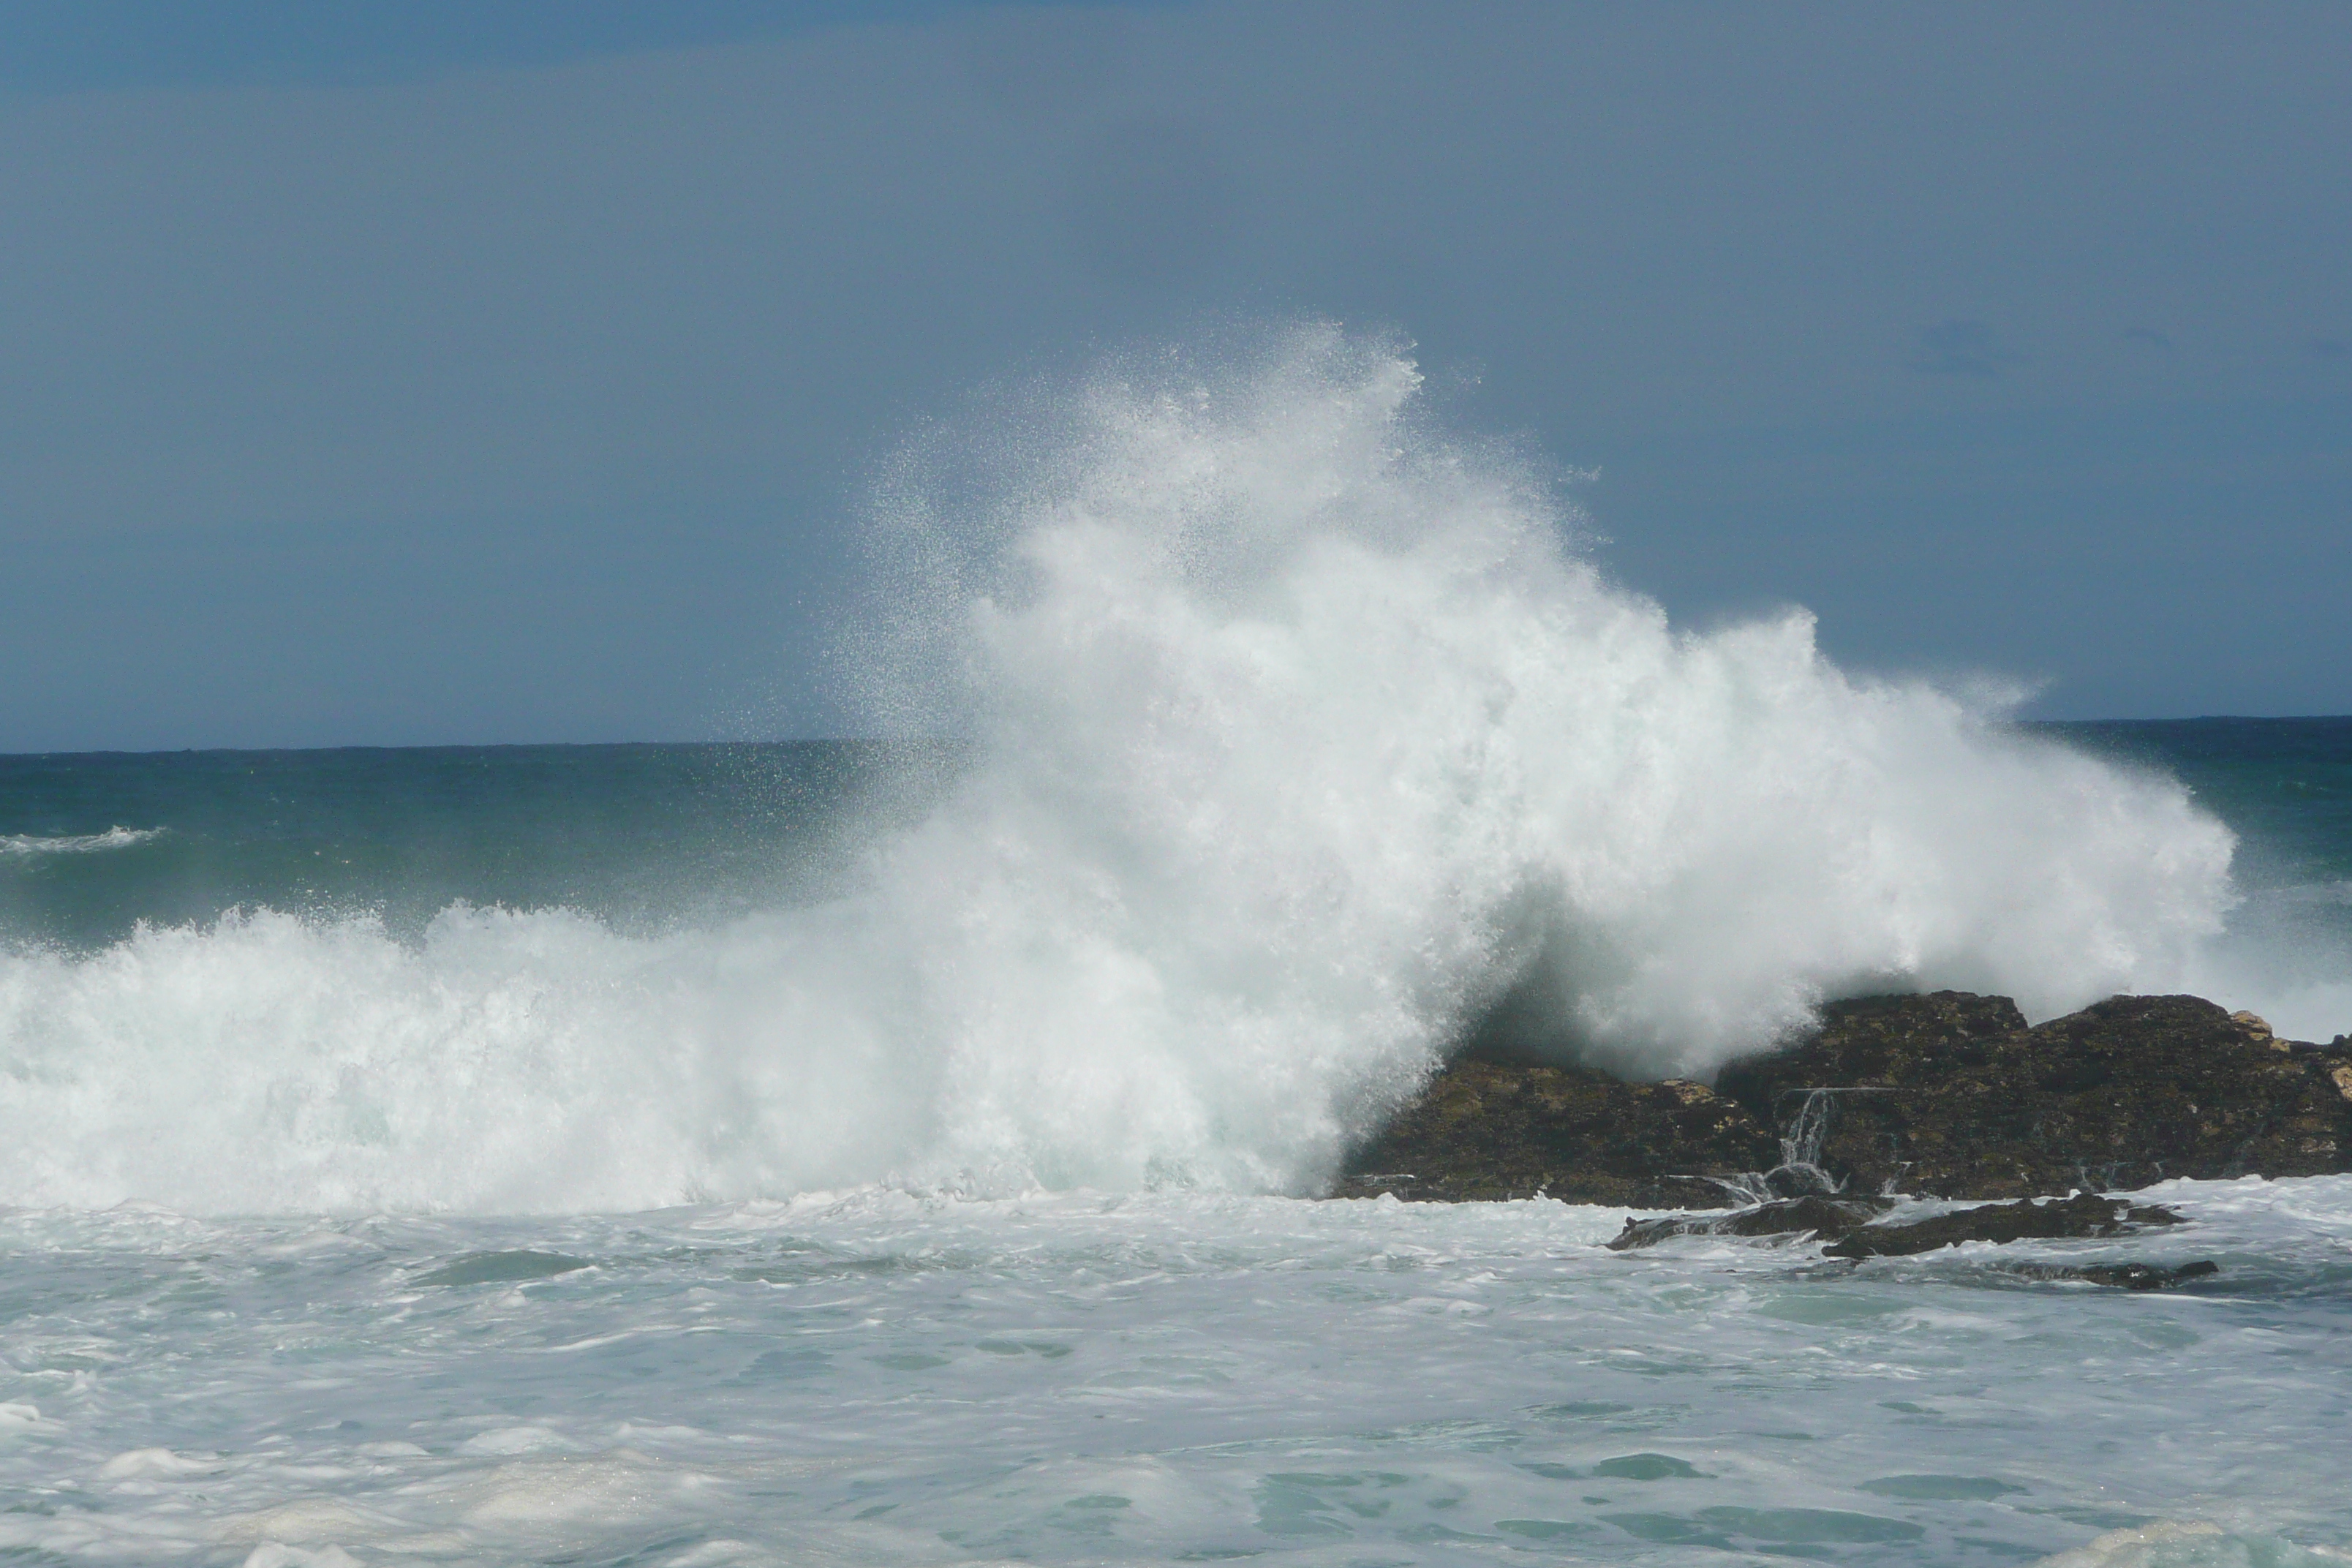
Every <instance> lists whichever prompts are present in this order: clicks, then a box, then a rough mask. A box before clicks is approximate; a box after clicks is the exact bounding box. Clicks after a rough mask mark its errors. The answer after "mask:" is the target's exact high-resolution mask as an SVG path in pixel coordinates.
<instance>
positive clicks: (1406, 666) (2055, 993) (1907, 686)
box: [0, 324, 2231, 1212]
mask: <svg viewBox="0 0 2352 1568" xmlns="http://www.w3.org/2000/svg"><path fill="white" fill-rule="evenodd" d="M1419 386H1420V382H1419V377H1418V374H1417V373H1416V371H1415V369H1414V367H1413V365H1412V363H1411V361H1410V359H1409V357H1408V356H1407V355H1406V354H1405V353H1403V352H1402V351H1401V350H1400V349H1399V348H1398V347H1397V346H1396V345H1394V344H1392V343H1390V342H1385V341H1381V340H1377V339H1365V338H1359V337H1351V336H1349V334H1346V333H1344V332H1342V331H1339V330H1338V329H1336V328H1332V327H1329V326H1325V325H1320V324H1307V325H1304V326H1298V327H1294V328H1290V329H1286V330H1283V331H1277V332H1275V333H1272V334H1269V335H1268V336H1267V337H1266V338H1265V340H1264V341H1262V342H1259V343H1257V344H1255V346H1253V347H1250V348H1247V349H1245V350H1244V351H1241V352H1228V353H1221V354H1219V355H1217V356H1213V357H1207V358H1199V357H1194V358H1188V357H1186V356H1183V355H1170V356H1163V357H1157V358H1150V359H1134V360H1129V361H1125V362H1121V363H1117V364H1114V365H1111V366H1109V367H1107V368H1105V369H1103V370H1102V371H1100V372H1098V373H1097V374H1093V375H1091V376H1089V377H1087V378H1084V379H1082V380H1081V381H1079V382H1078V383H1076V384H1075V385H1062V386H1059V387H1050V388H1047V389H1045V390H1043V391H1039V392H1036V393H1034V394H1031V395H1024V396H1022V397H1018V398H1014V399H1010V400H1007V401H1006V402H1005V403H1004V404H1003V405H998V410H999V411H998V412H996V413H993V414H976V415H975V416H973V417H972V418H971V420H969V421H965V422H962V423H958V424H952V425H950V426H946V427H943V429H942V430H940V431H939V432H934V433H932V434H931V435H929V436H927V437H923V438H922V439H920V440H919V441H917V442H915V443H913V444H912V445H910V447H909V448H908V455H907V457H906V458H905V459H904V460H903V461H901V462H900V463H899V464H898V465H897V466H896V467H895V468H893V469H892V471H891V473H890V474H889V476H888V477H887V479H886V481H885V483H884V484H883V485H882V486H880V487H879V490H878V495H877V501H876V503H875V505H874V507H873V509H872V513H871V516H870V518H869V531H870V534H871V537H872V539H873V541H874V543H875V547H876V548H875V552H874V559H875V561H876V563H877V567H876V593H875V595H874V597H873V600H872V609H871V613H870V614H868V615H867V616H865V617H864V618H863V619H861V620H860V621H859V622H858V623H857V626H856V629H855V632H854V635H851V636H849V637H845V639H844V643H843V647H844V650H845V667H846V668H847V669H848V670H850V671H851V672H853V673H854V675H855V685H856V689H857V691H858V693H859V695H860V697H861V699H862V700H864V702H865V704H866V711H867V712H868V713H869V715H870V716H871V717H872V719H873V721H874V722H875V723H876V725H877V729H886V730H897V731H934V732H935V731H942V730H944V731H952V732H955V733H958V734H961V735H962V736H964V737H966V738H968V740H969V742H970V751H969V752H968V753H967V756H968V762H967V764H966V766H965V768H964V771H963V772H962V773H961V776H960V777H959V779H958V780H957V781H956V783H955V784H953V785H952V786H951V787H950V788H949V789H948V790H947V792H946V794H945V797H944V799H943V800H942V802H941V803H940V805H939V806H938V807H937V808H936V810H934V811H933V812H932V813H931V814H930V815H929V817H928V818H927V819H926V820H923V821H922V822H920V823H919V825H918V826H914V827H912V828H910V829H905V830H898V831H893V832H890V833H888V834H886V835H884V836H883V837H881V839H880V840H879V841H878V842H877V843H876V844H875V845H874V847H873V848H872V849H871V851H870V853H869V855H868V857H867V860H866V868H865V871H864V873H863V876H862V879H860V882H859V885H858V887H857V889H856V890H855V891H854V892H852V893H850V894H849V895H847V896H845V897H842V898H838V899H834V900H829V901H826V902H824V903H821V904H817V905H814V906H811V907H802V908H778V909H775V910H771V911H769V912H765V913H761V914H758V915H754V916H751V917H748V918H742V919H737V920H734V921H725V922H713V923H709V924H706V925H704V926H702V927H700V928H698V929H685V930H679V931H673V932H671V933H668V934H667V935H660V936H642V935H637V936H625V935H622V934H619V933H617V932H615V931H613V930H611V929H608V928H607V927H606V926H604V925H603V924H601V923H600V922H599V921H596V920H595V919H593V918H592V917H591V916H588V915H585V914H582V913H577V912H572V911H564V910H542V911H538V912H508V911H500V910H472V909H467V908H464V907H457V908H452V909H451V910H447V911H446V912H445V913H444V914H443V916H442V917H441V918H440V919H438V920H436V921H434V922H433V924H432V925H431V926H430V928H428V930H427V931H425V935H424V936H423V938H422V939H421V940H420V941H416V942H402V941H397V940H395V939H394V937H393V936H392V935H390V934H387V932H386V931H384V930H383V928H382V927H381V926H380V925H378V924H374V923H372V922H371V921H367V920H363V919H362V920H349V919H345V920H330V919H310V920H303V919H297V918H295V917H294V916H292V915H289V914H283V913H275V912H271V911H268V910H259V911H251V912H247V913H243V914H239V915H236V916H232V917H229V918H226V919H224V920H222V921H218V922H216V923H214V924H211V925H208V926H192V927H182V928H170V929H162V928H158V929H145V930H142V931H139V932H137V933H136V934H135V935H134V936H132V937H131V939H129V940H127V941H125V942H121V943H118V944H116V945H115V946H114V947H112V948H110V949H109V950H107V951H104V952H99V953H96V954H94V955H88V956H70V955H66V954H61V953H57V952H41V951H26V952H16V953H15V954H12V955H8V956H5V957H0V1053H5V1062H6V1067H7V1070H6V1072H5V1073H0V1119H5V1127H6V1128H7V1130H8V1132H9V1138H8V1141H7V1144H6V1147H5V1150H0V1202H6V1203H16V1204H57V1203H64V1204H73V1205H104V1204H110V1203H113V1202H117V1201H120V1200H121V1199H125V1198H138V1199H144V1200H152V1201H156V1202H161V1203H164V1204H168V1205H176V1206H180V1207H184V1208H189V1209H195V1210H208V1211H215V1212H218V1211H240V1210H242V1211H255V1210H320V1209H326V1210H350V1209H367V1208H380V1207H388V1208H448V1209H458V1210H476V1211H486V1210H503V1211H550V1210H579V1209H589V1208H628V1207H639V1206H646V1205H659V1204H664V1203H670V1202H677V1201H680V1200H688V1199H695V1198H703V1197H737V1196H754V1195H782V1194H792V1193H796V1192H804V1191H808V1190H812V1189H818V1188H826V1187H838V1186H845V1185H853V1184H867V1183H875V1182H883V1183H895V1184H902V1185H909V1186H916V1187H927V1188H941V1187H944V1188H950V1189H957V1190H966V1191H983V1192H1002V1191H1019V1190H1024V1189H1026V1188H1030V1187H1033V1186H1040V1185H1042V1186H1047V1187H1076V1186H1093V1187H1101V1188H1117V1189H1134V1188H1145V1187H1170V1186H1183V1185H1194V1186H1203V1187H1213V1188H1227V1189H1245V1190H1261V1191H1294V1192H1297V1191H1307V1190H1312V1189H1313V1188H1314V1187H1315V1186H1316V1185H1317V1184H1318V1182H1319V1181H1320V1180H1321V1179H1322V1178H1323V1177H1324V1176H1325V1175H1326V1174H1327V1173H1328V1171H1329V1170H1330V1169H1331V1168H1333V1166H1334V1164H1335V1163H1336V1161H1337V1160H1338V1158H1339V1154H1340V1153H1341V1152H1342V1150H1343V1148H1344V1147H1345V1145H1346V1143H1347V1142H1348V1141H1349V1139H1350V1138H1351V1137H1354V1136H1358V1135H1360V1134H1361V1133H1362V1132H1364V1131H1366V1130H1367V1129H1368V1128H1369V1127H1370V1125H1371V1124H1372V1123H1373V1122H1374V1121H1376V1120H1377V1118H1378V1117H1379V1116H1380V1115H1381V1113H1382V1112H1383V1111H1384V1110H1386V1109H1388V1108H1389V1107H1390V1106H1391V1105H1393V1104H1394V1103H1395V1102H1396V1101H1397V1100H1399V1099H1400V1098H1401V1097H1402V1096H1403V1095H1405V1094H1407V1093H1409V1092H1410V1091H1411V1090H1412V1088H1413V1087H1414V1086H1415V1085H1416V1084H1417V1083H1418V1082H1419V1081H1420V1079H1422V1077H1423V1075H1424V1074H1425V1073H1426V1072H1427V1071H1428V1070H1429V1069H1430V1068H1431V1067H1432V1066H1433V1064H1434V1063H1435V1062H1436V1061H1437V1060H1438V1059H1439V1058H1441V1056H1442V1054H1443V1053H1444V1050H1445V1048H1446V1047H1448V1046H1449V1045H1450V1044H1451V1043H1452V1042H1453V1041H1454V1040H1455V1039H1456V1038H1457V1037H1459V1036H1460V1034H1461V1033H1462V1031H1463V1030H1464V1029H1465V1026H1467V1024H1468V1023H1469V1022H1470V1020H1472V1019H1473V1018H1475V1016H1478V1015H1479V1014H1480V1013H1481V1011H1482V1010H1484V1009H1486V1008H1487V1007H1488V1006H1490V1005H1492V1004H1494V1003H1495V1002H1496V999H1498V998H1500V997H1502V996H1504V995H1506V994H1508V995H1510V996H1511V997H1512V998H1513V999H1514V1005H1516V1006H1518V1007H1519V1008H1521V1009H1522V1010H1530V1009H1531V1010H1532V1011H1533V1012H1534V1013H1535V1014H1537V1015H1538V1016H1540V1017H1541V1018H1542V1019H1543V1021H1544V1023H1545V1027H1546V1032H1547V1037H1548V1038H1549V1039H1551V1040H1552V1041H1554V1042H1556V1048H1558V1049H1560V1050H1563V1051H1570V1052H1574V1053H1576V1054H1579V1055H1581V1056H1584V1057H1586V1058H1590V1059H1593V1060H1597V1061H1601V1062H1603V1063H1606V1064H1608V1065H1610V1066H1612V1067H1614V1068H1619V1069H1621V1070H1624V1071H1628V1072H1633V1073H1638V1074H1644V1075H1651V1076H1657V1075H1664V1074H1667V1073H1681V1074H1705V1073H1706V1072H1708V1071H1710V1070H1711V1069H1712V1068H1714V1067H1715V1066H1717V1065H1718V1064H1719V1063H1721V1062H1722V1061H1723V1060H1725V1059H1727V1058H1728V1057H1729V1056H1731V1055H1734V1054H1736V1053H1738V1052H1740V1051H1743V1050H1747V1049H1750V1048H1753V1047H1758V1046H1760V1045H1763V1044H1766V1043H1768V1042H1769V1041H1770V1040H1771V1039H1772V1038H1774V1037H1776V1036H1778V1035H1780V1034H1781V1033H1783V1032H1785V1031H1786V1030H1788V1029H1790V1028H1791V1027H1793V1026H1798V1025H1800V1024H1801V1023H1802V1022H1803V1021H1804V1019H1805V1018H1806V1017H1807V1016H1808V1014H1809V1011H1810V1009H1811V1007H1812V1006H1813V1005H1816V1004H1817V1003H1818V1002H1819V1001H1820V1000H1821V999H1822V997H1824V996H1826V995H1830V994H1836V993H1840V992H1850V991H1856V990H1870V989H1887V988H1900V987H1906V986H1912V985H1927V986H1936V985H1952V986H1958V987H1964V988H1969V989H1979V990H1988V991H1998V992H2001V993H2005V994H2011V995H2013V996H2015V997H2017V998H2018V999H2019V1001H2020V1003H2021V1005H2023V1006H2024V1008H2025V1009H2026V1010H2027V1012H2028V1013H2029V1014H2032V1015H2036V1016H2041V1015H2048V1014H2053V1013H2056V1012H2060V1011H2063V1010H2066V1009H2069V1008H2071V1007H2073V1006H2075V1005H2080V1004H2082V1003H2084V1002H2086V1001H2089V1000H2091V999H2093V998H2095V997H2096V996H2098V995H2101V994H2105V993H2107V992H2110V991H2114V990H2116V989H2124V988H2138V989H2150V988H2159V987H2166V986H2168V985H2169V984H2175V983H2177V981H2176V977H2178V976H2179V975H2180V974H2182V973H2186V972H2187V971H2188V969H2189V965H2190V964H2191V963H2193V962H2194V960H2195V958H2196V954H2197V952H2198V950H2199V945H2200V942H2204V941H2205V940H2206V939H2208V938H2210V936H2211V935H2212V934H2213V933H2214V932H2216V931H2219V929H2220V926H2221V917H2222V914H2223V912H2224V911H2225V910H2226V909H2227V908H2228V906H2229V903H2230V900H2231V887H2230V881H2229V875H2228V870H2229V861H2230V855H2231V839H2230V837H2229V835H2228V833H2227V831H2226V830H2225V829H2223V828H2222V827H2221V825H2220V824H2219V823H2218V822H2216V821H2215V820H2213V819H2212V818H2210V816H2205V815H2203V814H2201V813H2200V812H2199V811H2198V810H2197V809H2196V808H2195V807H2194V806H2193V805H2191V803H2190V802H2189V798H2188V796H2187V795H2186V792H2185V791H2183V790H2182V789H2181V788H2180V787H2179V785H2178V784H2175V783H2173V782H2172V781H2170V780H2168V779H2167V778H2165V777H2162V776H2160V775H2158V774H2156V773H2147V772H2139V771H2134V770H2131V769H2127V768H2124V767H2120V766H2117V765H2115V764H2111V763H2103V762H2099V761H2096V760H2094V759H2091V758H2089V757H2086V756H2084V755H2081V754H2077V753H2075V752H2070V751H2068V750H2066V749H2064V748H2062V747H2060V746H2057V745H2055V744H2052V743H2049V742H2041V741H2035V740H2032V739H2031V738H2028V737H2025V736H2022V735H2021V734H2019V733H2018V732H2016V731H2014V730H2012V729H2011V728H2010V727H2008V726H2007V725H2006V723H2005V722H2004V720H2005V715H2004V714H2003V713H2002V712H2001V711H2000V710H1998V709H1987V708H1985V707H1983V706H1980V705H1976V704H1973V703H1971V702H1970V701H1969V700H1964V699H1963V698H1962V697H1959V696H1956V695H1954V694H1951V693H1948V692H1946V691H1943V690H1940V689H1936V688H1934V687H1931V686H1927V685H1924V684H1919V683H1916V682H1915V683H1904V682H1890V681H1883V680H1873V679H1860V678H1857V677H1854V676H1851V675H1849V674H1847V673H1845V672H1843V671H1841V670H1840V669H1838V668H1835V667H1834V666H1832V664H1831V663H1829V662H1828V661H1827V660H1826V659H1824V658H1822V655H1821V654H1820V652H1819V650H1818V649H1817V647H1815V645H1814V641H1813V636H1812V624H1811V620H1810V618H1809V617H1807V616H1804V615H1803V614H1802V613H1801V612H1794V611H1791V612H1788V613H1785V614H1781V615H1778V616H1770V617H1767V618H1765V619H1761V620H1758V621H1753V622H1749V623H1746V624H1742V625H1737V626H1728V627H1726V628H1723V629H1721V630H1717V631H1714V632H1709V633H1704V634H1701V633H1696V632H1692V631H1687V630H1684V629H1680V628H1677V627H1675V626H1672V625H1671V624H1670V623H1669V622H1668V620H1667V618H1666V616H1664V613H1663V611H1662V610H1661V609H1660V608H1659V606H1658V605H1655V604H1654V603H1653V602H1652V601H1650V600H1648V599H1646V598H1643V597H1642V596H1641V595H1637V594H1633V593H1631V592H1629V591H1627V590H1625V589H1623V588H1622V587H1620V586H1617V585H1614V584H1611V583H1609V582H1608V581H1607V580H1606V579H1605V577H1604V576H1603V575H1602V574H1601V571H1600V569H1599V568H1598V567H1597V566H1596V565H1595V564H1594V563H1592V562H1591V560H1590V559H1588V558H1587V557H1586V556H1585V555H1584V554H1582V553H1580V552H1579V551H1578V550H1577V549H1576V548H1575V547H1574V546H1573V544H1572V539H1573V537H1574V530H1575V524H1576V521H1577V520H1576V519H1575V518H1574V516H1573V515H1572V513H1571V512H1570V509H1568V508H1567V507H1566V506H1565V505H1564V504H1563V503H1562V502H1561V501H1560V500H1559V499H1558V496H1557V494H1556V492H1555V490H1554V489H1553V488H1552V487H1550V486H1549V485H1548V484H1547V483H1546V482H1544V479H1543V476H1542V474H1541V473H1540V470H1539V469H1538V468H1536V467H1535V466H1533V465H1531V464H1530V463H1528V461H1526V460H1524V459H1523V458H1521V457H1518V456H1516V455H1514V454H1513V453H1512V452H1510V451H1509V450H1507V449H1504V450H1498V449H1496V448H1495V447H1492V446H1490V445H1485V444H1478V443H1471V442H1465V441H1463V440H1460V439H1457V438H1455V437H1452V436H1450V435H1448V434H1447V433H1446V432H1445V431H1444V430H1443V429H1440V428H1437V427H1435V426H1434V425H1433V422H1432V421H1430V420H1429V419H1428V418H1427V417H1426V416H1424V415H1423V413H1422V412H1421V410H1420V409H1419V407H1418V398H1419ZM1007 408H1009V409H1010V412H1005V411H1004V410H1005V409H1007Z"/></svg>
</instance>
